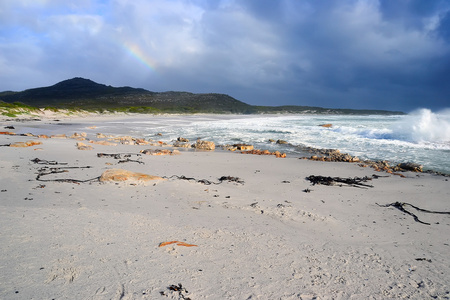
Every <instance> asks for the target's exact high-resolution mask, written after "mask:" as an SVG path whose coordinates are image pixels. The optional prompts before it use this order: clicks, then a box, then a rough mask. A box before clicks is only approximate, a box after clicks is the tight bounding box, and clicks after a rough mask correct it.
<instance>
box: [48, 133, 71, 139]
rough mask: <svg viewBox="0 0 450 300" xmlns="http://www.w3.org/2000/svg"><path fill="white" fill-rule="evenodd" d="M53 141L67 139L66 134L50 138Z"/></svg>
mask: <svg viewBox="0 0 450 300" xmlns="http://www.w3.org/2000/svg"><path fill="white" fill-rule="evenodd" d="M50 137H51V138H52V139H67V136H66V135H65V134H54V135H52V136H50Z"/></svg>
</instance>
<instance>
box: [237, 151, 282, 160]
mask: <svg viewBox="0 0 450 300" xmlns="http://www.w3.org/2000/svg"><path fill="white" fill-rule="evenodd" d="M241 153H242V154H255V155H275V157H277V158H285V157H286V153H281V152H279V151H275V152H270V151H269V150H250V151H242V152H241Z"/></svg>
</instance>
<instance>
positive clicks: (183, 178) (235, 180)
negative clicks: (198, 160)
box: [163, 175, 244, 185]
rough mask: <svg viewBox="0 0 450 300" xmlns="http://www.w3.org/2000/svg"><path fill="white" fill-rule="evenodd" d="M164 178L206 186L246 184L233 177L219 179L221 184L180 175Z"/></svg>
mask: <svg viewBox="0 0 450 300" xmlns="http://www.w3.org/2000/svg"><path fill="white" fill-rule="evenodd" d="M163 178H167V179H171V178H177V179H181V180H188V181H195V182H198V183H202V184H204V185H211V184H221V183H222V182H224V181H228V182H236V183H239V184H244V181H243V180H241V179H240V178H239V177H233V176H222V177H220V178H219V182H213V181H210V180H207V179H195V178H193V177H186V176H184V175H181V176H178V175H172V176H170V177H163Z"/></svg>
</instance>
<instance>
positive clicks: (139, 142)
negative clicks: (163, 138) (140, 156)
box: [135, 139, 150, 145]
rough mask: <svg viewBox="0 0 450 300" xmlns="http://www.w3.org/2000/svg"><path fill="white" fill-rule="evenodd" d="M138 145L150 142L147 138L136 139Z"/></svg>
mask: <svg viewBox="0 0 450 300" xmlns="http://www.w3.org/2000/svg"><path fill="white" fill-rule="evenodd" d="M135 142H136V145H148V144H150V142H147V141H146V140H145V139H136V141H135Z"/></svg>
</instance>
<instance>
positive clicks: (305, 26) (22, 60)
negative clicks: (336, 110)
mask: <svg viewBox="0 0 450 300" xmlns="http://www.w3.org/2000/svg"><path fill="white" fill-rule="evenodd" d="M448 75H450V4H449V3H448V1H419V0H409V1H406V0H399V1H388V0H379V1H377V0H345V1H331V0H316V1H312V0H310V1H294V0H280V1H268V0H267V1H266V0H264V1H262V0H261V1H253V0H241V1H237V0H222V1H206V0H190V1H188V0H185V1H181V0H180V1H162V0H151V1H144V0H135V1H129V0H114V1H102V0H83V1H77V2H75V3H74V4H70V5H68V4H67V2H66V1H57V0H54V1H50V0H49V1H25V0H14V1H12V0H5V1H2V3H1V4H0V90H10V89H12V90H22V89H25V88H31V87H36V86H42V85H50V84H54V83H56V82H58V81H61V80H64V79H67V78H71V77H75V76H82V77H86V78H90V79H93V80H95V81H98V82H101V83H105V84H111V85H115V86H123V85H129V86H135V87H143V88H147V89H149V90H154V91H164V90H186V91H192V92H218V93H227V94H230V95H231V96H233V97H236V98H238V99H240V100H242V101H245V102H247V103H251V104H264V105H281V104H298V105H319V106H328V107H355V108H386V109H404V110H410V109H412V108H414V107H418V106H426V105H428V106H430V108H439V107H444V106H446V105H447V104H446V103H447V102H448V99H447V98H446V97H447V95H448V94H449V93H448V92H449V88H448V87H447V84H446V80H445V78H448ZM447 106H448V105H447Z"/></svg>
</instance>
